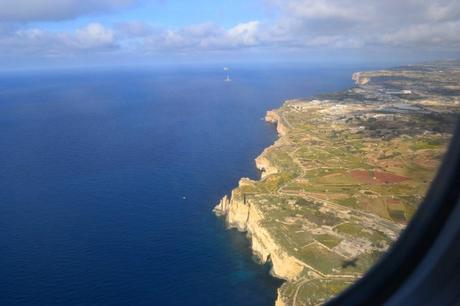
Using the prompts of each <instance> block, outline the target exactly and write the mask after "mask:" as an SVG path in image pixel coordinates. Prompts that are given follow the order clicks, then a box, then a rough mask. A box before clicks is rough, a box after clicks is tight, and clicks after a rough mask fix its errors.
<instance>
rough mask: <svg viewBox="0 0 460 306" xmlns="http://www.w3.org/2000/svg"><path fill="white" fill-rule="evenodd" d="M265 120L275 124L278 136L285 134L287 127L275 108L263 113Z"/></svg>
mask: <svg viewBox="0 0 460 306" xmlns="http://www.w3.org/2000/svg"><path fill="white" fill-rule="evenodd" d="M265 121H267V122H270V123H274V124H275V125H276V131H277V132H278V134H279V135H280V136H284V135H286V133H287V131H288V128H287V126H286V125H285V124H284V122H283V120H282V119H281V117H280V116H279V115H278V113H277V112H276V111H275V110H271V111H268V112H267V114H266V115H265Z"/></svg>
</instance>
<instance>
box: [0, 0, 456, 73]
mask: <svg viewBox="0 0 460 306" xmlns="http://www.w3.org/2000/svg"><path fill="white" fill-rule="evenodd" d="M454 58H455V59H458V58H460V1H458V0H434V1H424V0H408V1H404V0H385V1H382V0H367V1H355V0H230V1H227V0H219V1H215V0H193V1H189V0H182V1H179V0H150V1H148V0H0V69H1V68H27V67H47V66H81V65H88V66H92V65H144V64H158V65H160V64H170V63H184V64H186V63H198V64H200V63H234V62H235V63H237V62H242V63H244V62H259V63H270V62H307V63H308V62H347V61H348V62H359V61H363V62H385V61H387V62H405V61H406V62H407V61H409V62H415V61H423V60H433V59H454Z"/></svg>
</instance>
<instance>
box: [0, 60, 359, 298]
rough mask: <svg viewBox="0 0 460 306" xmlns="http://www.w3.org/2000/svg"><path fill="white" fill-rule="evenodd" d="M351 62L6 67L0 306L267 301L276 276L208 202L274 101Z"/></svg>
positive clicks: (251, 168) (261, 142)
mask: <svg viewBox="0 0 460 306" xmlns="http://www.w3.org/2000/svg"><path fill="white" fill-rule="evenodd" d="M355 70H359V67H351V66H350V65H348V66H344V67H341V66H335V67H332V66H331V67H309V66H305V67H287V66H286V67H284V66H271V67H240V68H238V67H236V68H234V69H232V70H231V72H230V77H231V78H232V82H224V81H223V80H224V78H225V73H224V71H223V70H222V68H221V67H204V68H194V67H156V68H155V67H152V68H145V67H144V68H117V69H115V68H112V69H74V70H47V71H29V72H26V71H19V72H2V73H0V305H2V306H10V305H11V306H14V305H46V306H52V305H81V306H83V305H232V306H233V305H248V306H249V305H250V306H257V305H271V304H273V303H274V300H275V298H276V288H277V287H279V286H280V284H281V282H280V280H277V279H274V278H272V277H271V276H270V275H269V269H270V267H269V266H262V265H259V264H257V263H256V262H255V260H254V259H253V257H252V255H251V251H250V244H249V242H248V240H247V239H246V236H245V234H243V233H239V232H237V231H235V230H226V228H225V224H224V220H223V219H222V218H217V217H216V216H215V215H214V214H213V213H212V208H213V206H214V205H215V204H216V203H217V202H218V201H219V199H220V198H221V197H222V196H223V195H224V194H228V193H229V192H230V191H231V189H232V188H234V187H235V186H236V185H237V182H238V180H239V178H241V177H250V178H257V177H258V176H259V173H258V171H257V169H256V168H255V165H254V158H255V157H257V156H258V155H259V154H260V153H261V152H262V150H263V149H264V148H265V147H267V146H269V145H270V144H272V143H273V141H274V140H275V139H276V132H275V129H274V127H273V126H272V125H270V124H268V123H265V122H264V121H263V120H262V118H263V117H264V114H265V112H266V111H267V110H269V109H272V108H276V107H279V106H280V105H281V104H282V102H283V100H285V99H288V98H296V97H307V96H311V95H315V94H319V93H325V92H330V91H336V90H340V89H343V88H347V87H349V86H351V85H352V81H351V73H352V72H353V71H355Z"/></svg>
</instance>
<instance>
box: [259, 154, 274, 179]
mask: <svg viewBox="0 0 460 306" xmlns="http://www.w3.org/2000/svg"><path fill="white" fill-rule="evenodd" d="M264 153H265V151H264ZM256 167H257V169H259V170H260V171H261V172H262V174H261V175H262V179H264V178H266V177H267V176H269V175H270V174H274V173H277V172H278V169H277V168H276V167H274V166H273V165H272V164H271V163H270V160H269V159H268V158H266V157H265V154H263V153H262V155H260V156H259V157H257V158H256Z"/></svg>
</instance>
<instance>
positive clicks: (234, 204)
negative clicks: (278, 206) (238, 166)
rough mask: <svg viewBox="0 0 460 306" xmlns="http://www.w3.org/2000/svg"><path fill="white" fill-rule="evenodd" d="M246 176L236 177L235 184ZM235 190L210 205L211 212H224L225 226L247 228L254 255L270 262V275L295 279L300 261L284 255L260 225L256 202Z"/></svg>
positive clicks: (301, 268)
mask: <svg viewBox="0 0 460 306" xmlns="http://www.w3.org/2000/svg"><path fill="white" fill-rule="evenodd" d="M247 180H248V179H242V180H240V183H239V187H238V188H240V187H241V186H242V185H244V184H245V182H246V181H247ZM237 190H238V189H235V190H233V191H232V195H231V197H230V198H228V197H227V196H224V197H223V198H222V199H221V200H220V202H219V204H217V205H216V207H215V208H214V212H215V213H216V214H218V215H221V216H225V220H226V223H227V225H228V227H229V228H236V229H238V230H239V231H242V232H247V235H248V238H249V239H250V241H251V247H252V251H253V253H254V255H256V256H257V257H258V258H259V260H260V262H261V263H262V264H263V263H266V262H268V261H269V262H270V263H271V264H272V270H271V273H272V275H273V276H275V277H278V278H281V279H285V280H291V281H293V280H296V279H297V277H298V276H299V275H300V273H301V272H302V270H303V265H302V264H301V263H300V262H299V260H298V259H296V258H294V257H292V256H290V255H288V254H287V253H286V251H285V250H283V249H282V248H280V247H279V245H278V244H277V243H276V242H275V240H274V239H273V237H272V236H271V234H270V232H269V231H268V230H267V229H265V228H264V227H263V225H262V221H263V220H264V214H263V212H262V211H261V210H259V209H258V208H257V204H255V203H251V200H246V201H245V200H244V198H243V199H242V198H241V196H240V195H239V194H238V191H237Z"/></svg>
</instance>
